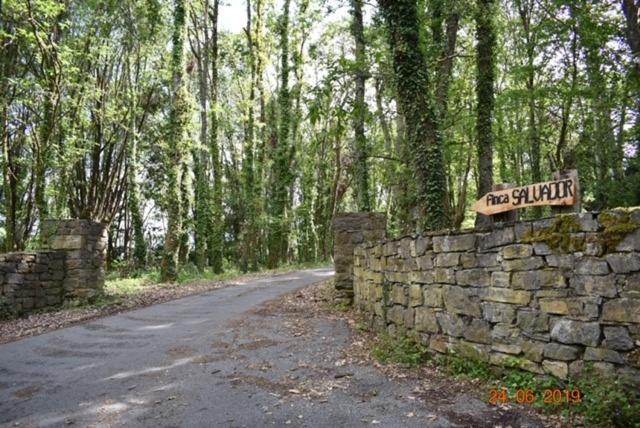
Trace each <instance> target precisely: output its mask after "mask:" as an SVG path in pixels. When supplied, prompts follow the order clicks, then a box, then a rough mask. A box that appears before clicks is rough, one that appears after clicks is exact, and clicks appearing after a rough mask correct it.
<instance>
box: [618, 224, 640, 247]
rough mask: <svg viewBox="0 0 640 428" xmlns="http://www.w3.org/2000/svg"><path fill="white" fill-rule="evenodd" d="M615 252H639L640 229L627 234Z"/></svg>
mask: <svg viewBox="0 0 640 428" xmlns="http://www.w3.org/2000/svg"><path fill="white" fill-rule="evenodd" d="M616 251H640V228H638V229H636V230H635V232H632V233H630V234H628V235H627V236H626V237H625V238H624V239H623V240H622V241H621V242H620V243H619V244H618V245H617V246H616Z"/></svg>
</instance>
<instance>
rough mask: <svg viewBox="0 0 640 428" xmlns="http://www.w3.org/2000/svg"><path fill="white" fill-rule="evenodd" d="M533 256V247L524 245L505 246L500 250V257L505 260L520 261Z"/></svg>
mask: <svg viewBox="0 0 640 428" xmlns="http://www.w3.org/2000/svg"><path fill="white" fill-rule="evenodd" d="M532 255H533V247H532V246H531V245H526V244H514V245H507V246H506V247H504V248H502V257H503V258H504V259H505V260H510V259H522V258H525V257H530V256H532Z"/></svg>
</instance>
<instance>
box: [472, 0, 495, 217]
mask: <svg viewBox="0 0 640 428" xmlns="http://www.w3.org/2000/svg"><path fill="white" fill-rule="evenodd" d="M494 13H495V1H494V0H478V12H477V14H476V40H477V46H476V67H477V77H476V97H477V102H478V104H477V109H476V115H477V118H476V133H477V138H478V197H481V196H482V195H484V194H485V193H487V192H490V191H491V188H492V186H493V131H492V129H491V122H492V117H493V107H494V98H493V82H494V47H495V42H496V36H495V30H494V25H493V15H494ZM490 224H491V219H490V218H489V217H487V216H483V215H478V216H477V217H476V226H477V227H488V226H489V225H490Z"/></svg>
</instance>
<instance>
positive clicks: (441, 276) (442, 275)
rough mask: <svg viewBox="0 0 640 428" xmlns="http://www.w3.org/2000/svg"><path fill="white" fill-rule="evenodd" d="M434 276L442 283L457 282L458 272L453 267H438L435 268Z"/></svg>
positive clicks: (436, 280)
mask: <svg viewBox="0 0 640 428" xmlns="http://www.w3.org/2000/svg"><path fill="white" fill-rule="evenodd" d="M433 278H434V280H435V282H437V283H440V284H455V283H456V272H455V270H453V269H445V268H436V269H433Z"/></svg>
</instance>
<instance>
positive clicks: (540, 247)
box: [533, 242, 553, 256]
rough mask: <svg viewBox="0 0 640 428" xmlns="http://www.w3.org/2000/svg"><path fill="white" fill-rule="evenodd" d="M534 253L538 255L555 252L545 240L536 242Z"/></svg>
mask: <svg viewBox="0 0 640 428" xmlns="http://www.w3.org/2000/svg"><path fill="white" fill-rule="evenodd" d="M533 254H535V255H536V256H548V255H550V254H553V251H552V250H551V248H549V246H548V245H547V244H545V243H544V242H534V243H533Z"/></svg>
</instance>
